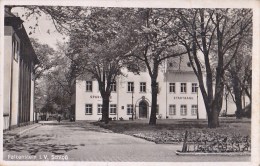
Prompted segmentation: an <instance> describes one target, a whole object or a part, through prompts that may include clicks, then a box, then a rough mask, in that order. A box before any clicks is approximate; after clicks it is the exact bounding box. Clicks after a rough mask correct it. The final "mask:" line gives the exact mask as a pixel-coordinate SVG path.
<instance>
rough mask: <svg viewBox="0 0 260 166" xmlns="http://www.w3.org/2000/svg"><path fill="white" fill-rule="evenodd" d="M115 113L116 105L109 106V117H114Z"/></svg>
mask: <svg viewBox="0 0 260 166" xmlns="http://www.w3.org/2000/svg"><path fill="white" fill-rule="evenodd" d="M116 111H117V108H116V104H110V107H109V114H110V115H116Z"/></svg>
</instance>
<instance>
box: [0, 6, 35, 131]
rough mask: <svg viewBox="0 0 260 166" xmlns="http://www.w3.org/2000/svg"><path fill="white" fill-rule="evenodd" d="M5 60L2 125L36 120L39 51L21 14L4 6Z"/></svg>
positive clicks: (27, 122) (10, 126)
mask: <svg viewBox="0 0 260 166" xmlns="http://www.w3.org/2000/svg"><path fill="white" fill-rule="evenodd" d="M4 16H5V19H4V52H3V56H4V58H3V59H4V61H3V63H2V64H3V70H4V71H3V77H2V78H3V96H2V98H3V106H2V107H3V108H2V109H3V129H4V130H6V129H11V128H13V127H17V126H22V125H27V124H30V123H31V122H33V121H34V114H33V111H34V78H33V77H34V73H33V68H34V65H35V64H36V63H38V60H37V57H36V54H35V52H34V49H33V47H32V45H31V42H30V40H29V37H28V35H27V33H26V31H25V28H24V26H23V21H22V20H21V19H20V17H18V16H16V15H14V14H13V13H11V12H10V8H5V15H4Z"/></svg>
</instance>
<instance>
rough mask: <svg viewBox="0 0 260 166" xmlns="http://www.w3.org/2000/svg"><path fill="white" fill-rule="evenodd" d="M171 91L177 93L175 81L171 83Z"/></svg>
mask: <svg viewBox="0 0 260 166" xmlns="http://www.w3.org/2000/svg"><path fill="white" fill-rule="evenodd" d="M169 86H170V93H175V83H169Z"/></svg>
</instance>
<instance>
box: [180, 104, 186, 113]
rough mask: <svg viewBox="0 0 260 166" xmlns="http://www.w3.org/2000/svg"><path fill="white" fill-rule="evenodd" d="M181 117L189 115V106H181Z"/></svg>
mask: <svg viewBox="0 0 260 166" xmlns="http://www.w3.org/2000/svg"><path fill="white" fill-rule="evenodd" d="M181 115H187V106H186V105H181Z"/></svg>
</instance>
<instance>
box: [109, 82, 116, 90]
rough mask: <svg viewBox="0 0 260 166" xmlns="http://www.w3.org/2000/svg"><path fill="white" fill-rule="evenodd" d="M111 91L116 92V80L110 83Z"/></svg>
mask: <svg viewBox="0 0 260 166" xmlns="http://www.w3.org/2000/svg"><path fill="white" fill-rule="evenodd" d="M110 88H111V92H116V82H112V83H111V84H110Z"/></svg>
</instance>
